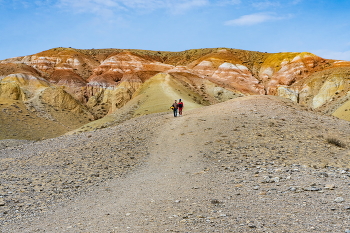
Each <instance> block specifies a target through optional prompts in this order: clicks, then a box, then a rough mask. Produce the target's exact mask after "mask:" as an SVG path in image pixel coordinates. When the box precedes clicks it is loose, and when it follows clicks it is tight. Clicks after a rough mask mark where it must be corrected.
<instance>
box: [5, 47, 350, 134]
mask: <svg viewBox="0 0 350 233" xmlns="http://www.w3.org/2000/svg"><path fill="white" fill-rule="evenodd" d="M349 77H350V62H347V61H340V60H328V59H324V58H321V57H318V56H316V55H314V54H311V53H307V52H302V53H262V52H253V51H246V50H239V49H230V48H213V49H193V50H187V51H183V52H161V51H146V50H123V49H90V50H82V49H73V48H54V49H50V50H47V51H43V52H40V53H37V54H34V55H30V56H24V57H16V58H10V59H6V60H2V61H0V120H1V123H0V126H1V127H2V128H3V129H4V130H2V131H1V133H0V139H4V138H21V139H41V138H42V137H45V138H47V137H55V136H58V135H61V134H62V133H65V132H68V131H72V130H75V132H79V131H81V130H82V131H85V130H92V129H95V128H98V127H107V126H109V125H113V124H117V123H118V122H121V121H124V120H126V119H129V118H132V117H136V116H140V115H145V114H149V113H156V112H164V111H169V106H170V105H171V103H172V102H173V101H174V99H179V98H181V99H183V100H184V102H185V108H186V107H187V109H189V108H197V107H200V106H203V105H211V104H215V103H219V102H223V101H226V100H228V99H233V98H237V97H240V96H247V95H275V96H281V97H284V98H288V99H290V100H291V101H293V102H295V103H296V104H299V105H301V106H304V107H305V108H307V109H310V110H316V111H320V112H321V113H324V114H328V115H334V116H336V117H338V118H341V119H345V120H350V114H349V111H350V101H349V99H350V94H349V93H350V90H349V89H350V87H349V84H350V82H349ZM98 119H99V120H98ZM96 120H98V121H96ZM89 122H90V123H89ZM80 127H82V128H80ZM5 129H6V130H5ZM77 129H78V130H77Z"/></svg>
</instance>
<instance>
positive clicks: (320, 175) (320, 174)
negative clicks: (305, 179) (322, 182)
mask: <svg viewBox="0 0 350 233" xmlns="http://www.w3.org/2000/svg"><path fill="white" fill-rule="evenodd" d="M318 176H319V177H321V178H324V177H328V174H327V173H326V172H320V173H319V174H318Z"/></svg>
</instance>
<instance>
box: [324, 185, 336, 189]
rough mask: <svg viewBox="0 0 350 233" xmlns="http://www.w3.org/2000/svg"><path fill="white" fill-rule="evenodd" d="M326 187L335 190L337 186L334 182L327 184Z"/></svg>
mask: <svg viewBox="0 0 350 233" xmlns="http://www.w3.org/2000/svg"><path fill="white" fill-rule="evenodd" d="M324 188H325V189H329V190H333V189H334V188H335V185H334V184H326V185H325V186H324Z"/></svg>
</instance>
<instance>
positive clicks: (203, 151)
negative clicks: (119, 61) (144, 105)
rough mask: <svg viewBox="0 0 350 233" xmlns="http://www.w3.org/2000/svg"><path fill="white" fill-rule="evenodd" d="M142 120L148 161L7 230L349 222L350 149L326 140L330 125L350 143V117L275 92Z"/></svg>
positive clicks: (216, 228)
mask: <svg viewBox="0 0 350 233" xmlns="http://www.w3.org/2000/svg"><path fill="white" fill-rule="evenodd" d="M142 119H144V120H145V121H143V124H142V125H144V124H145V122H146V119H148V120H147V122H149V126H147V127H146V128H145V129H143V130H137V131H138V135H137V136H138V137H141V136H144V137H149V138H152V140H150V141H149V143H148V151H145V153H149V154H148V156H147V157H146V158H145V161H144V163H143V164H142V165H141V166H139V167H138V168H136V169H134V170H133V171H132V172H129V173H127V174H125V175H124V176H122V177H120V178H114V179H112V180H109V181H106V182H102V183H99V185H96V186H94V187H93V188H90V189H89V190H88V192H86V194H84V195H81V196H73V197H72V200H71V201H68V202H63V204H61V205H57V206H52V207H50V210H49V211H48V212H47V213H46V214H42V215H38V216H37V217H30V218H27V220H26V218H23V219H20V220H19V221H17V222H13V224H11V223H9V224H8V225H7V226H5V227H6V228H3V229H6V232H136V233H137V232H345V231H346V230H347V229H350V222H349V210H350V207H349V204H350V202H349V201H350V199H349V196H348V190H349V184H350V183H349V179H350V172H349V169H346V166H347V165H348V155H349V150H348V148H345V147H344V148H343V147H337V146H334V145H332V144H329V143H327V140H326V136H327V135H328V134H329V135H337V137H339V138H342V139H343V140H344V142H347V139H346V135H348V134H349V128H348V122H344V121H339V120H335V119H333V118H330V117H326V116H320V115H317V114H314V113H312V112H307V111H303V110H301V109H299V108H297V107H294V106H293V105H290V104H289V103H287V102H283V101H282V100H279V99H270V97H249V98H242V99H239V100H233V101H230V102H227V103H222V104H217V105H215V106H209V107H203V108H201V109H196V110H193V111H188V112H187V111H186V112H185V113H184V116H183V117H176V118H175V117H172V116H171V113H169V115H159V116H157V117H154V118H152V117H151V116H149V118H140V119H135V122H138V121H140V120H142ZM319 122H322V124H319ZM128 124H129V123H128ZM156 124H157V126H155V125H156ZM126 126H127V125H124V126H122V128H123V127H126ZM133 128H134V127H133ZM136 129H137V127H136ZM113 130H115V129H113ZM301 131H302V133H300V132H301ZM106 132H108V131H107V129H106ZM134 133H135V134H136V130H135V131H134ZM133 135H134V134H133ZM152 135H153V136H152ZM315 135H316V136H315ZM134 136H135V135H134ZM95 140H96V141H94V143H95V144H96V143H97V144H98V140H99V139H98V138H96V139H95ZM101 140H104V139H101ZM115 143H118V142H117V141H115ZM68 149H69V148H68ZM102 152H103V150H101V153H102ZM70 153H73V152H70ZM101 156H102V154H101ZM103 156H110V153H109V152H105V154H104V155H103ZM114 156H118V154H115V155H114ZM324 164H328V165H327V166H326V165H324ZM333 164H334V165H333ZM335 165H336V166H335ZM0 229H1V228H0Z"/></svg>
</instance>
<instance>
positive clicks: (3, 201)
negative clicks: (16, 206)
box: [0, 198, 6, 206]
mask: <svg viewBox="0 0 350 233" xmlns="http://www.w3.org/2000/svg"><path fill="white" fill-rule="evenodd" d="M5 204H6V203H5V200H4V199H2V198H0V206H4V205H5Z"/></svg>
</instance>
